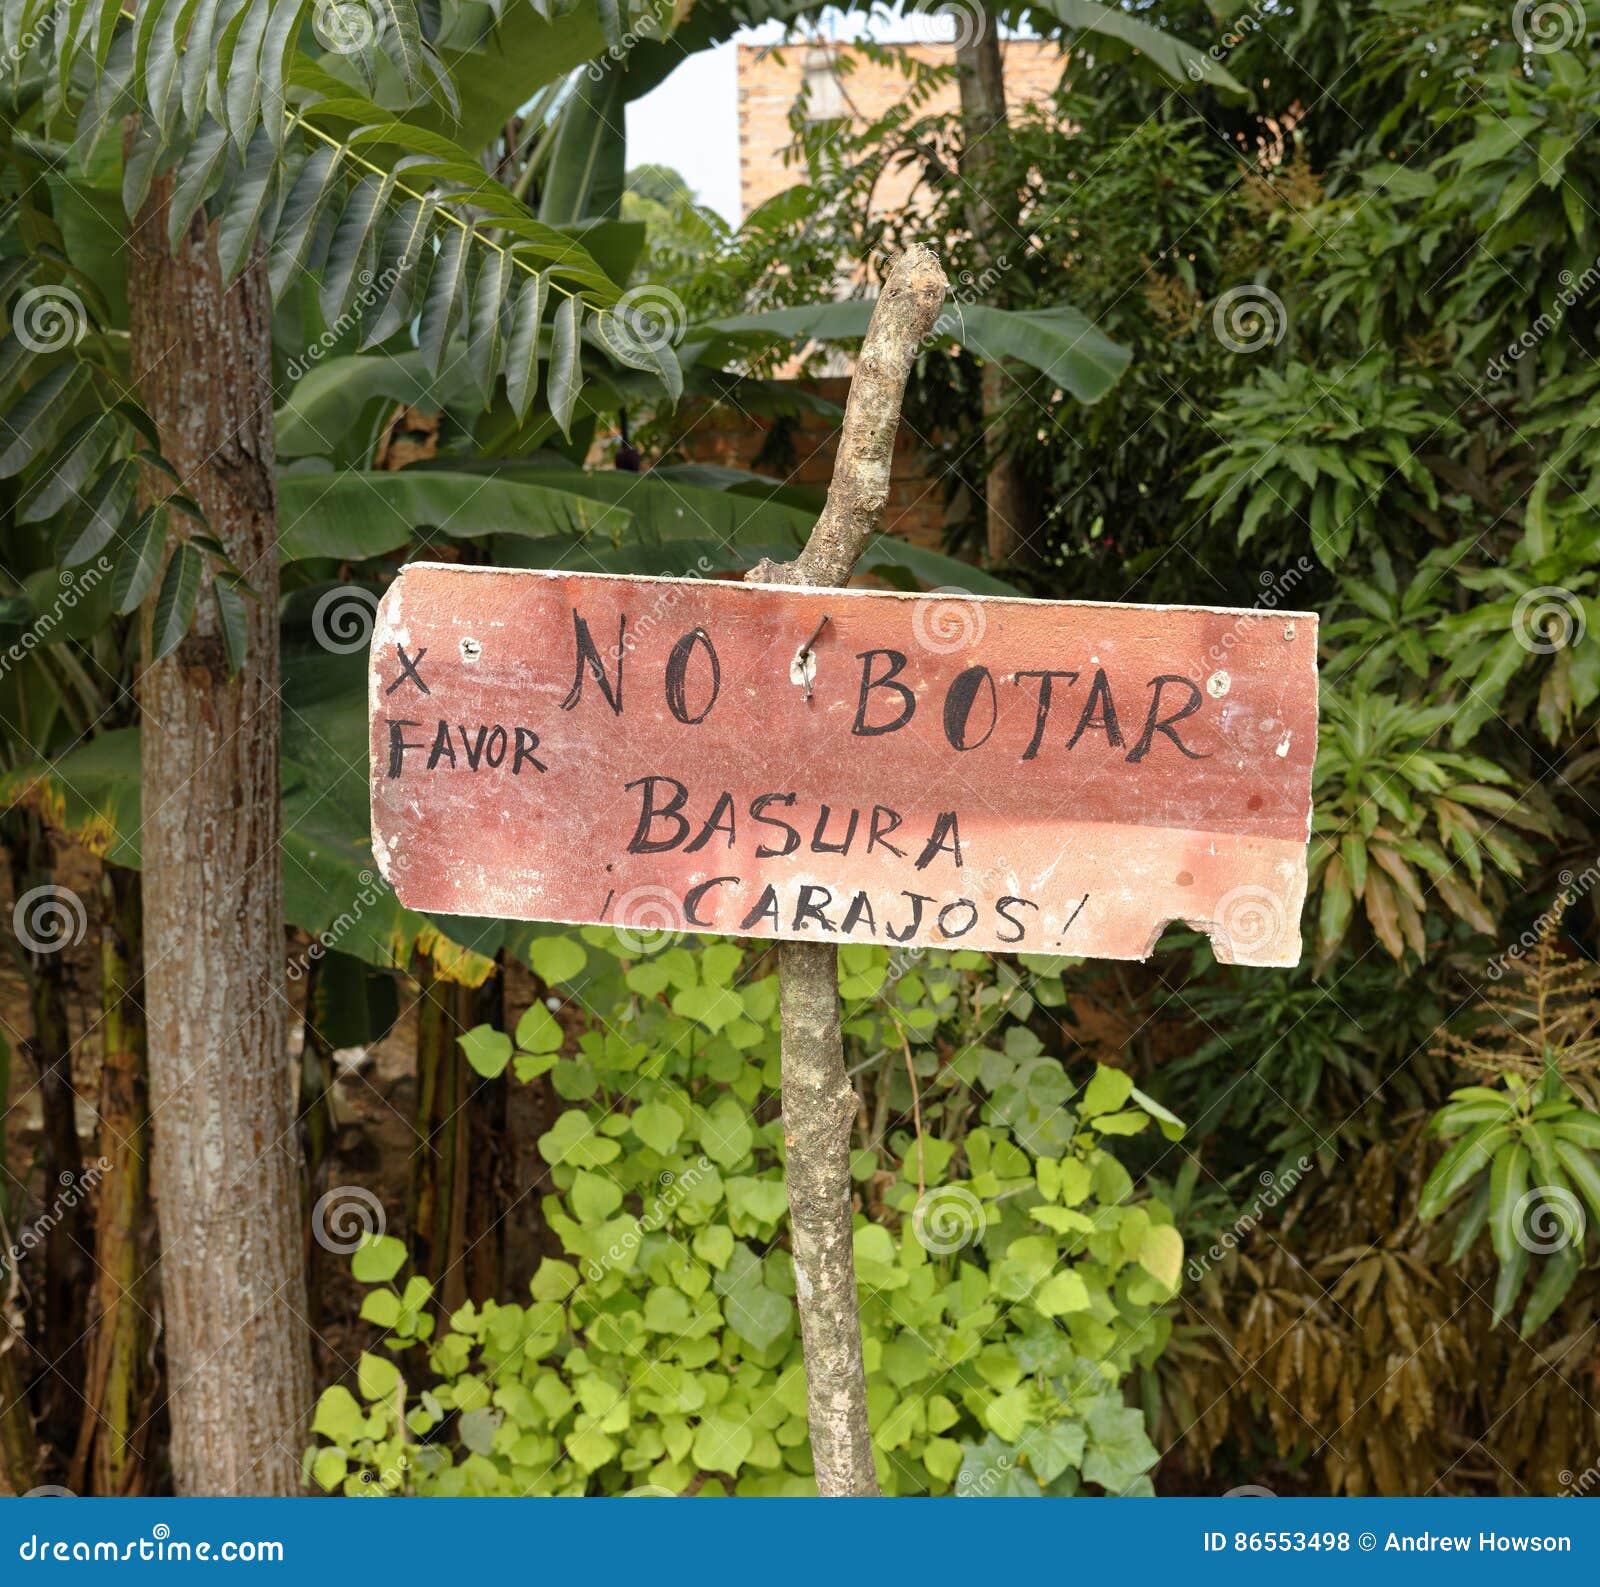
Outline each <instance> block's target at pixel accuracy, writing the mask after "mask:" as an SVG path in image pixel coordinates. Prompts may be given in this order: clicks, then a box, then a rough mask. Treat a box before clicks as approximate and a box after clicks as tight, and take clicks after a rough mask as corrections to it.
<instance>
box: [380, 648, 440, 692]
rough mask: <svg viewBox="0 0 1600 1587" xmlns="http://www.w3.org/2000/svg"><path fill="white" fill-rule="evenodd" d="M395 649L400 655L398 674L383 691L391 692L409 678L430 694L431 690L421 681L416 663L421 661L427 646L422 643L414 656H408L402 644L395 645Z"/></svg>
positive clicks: (425, 653)
mask: <svg viewBox="0 0 1600 1587" xmlns="http://www.w3.org/2000/svg"><path fill="white" fill-rule="evenodd" d="M395 650H396V651H397V652H398V654H399V657H400V676H399V677H398V678H396V679H395V680H394V682H393V683H391V684H390V685H389V687H388V688H387V689H385V690H384V691H383V692H384V693H385V694H386V695H388V694H393V693H394V691H395V690H396V689H398V688H399V687H400V685H401V684H402V683H404V682H405V681H406V679H407V678H409V679H410V680H411V681H412V682H413V683H414V684H416V686H417V687H418V688H419V689H421V690H422V692H423V693H424V694H431V693H432V692H433V691H432V690H431V689H430V688H429V687H428V686H427V684H425V683H424V682H423V681H422V674H421V673H420V672H418V671H417V665H418V663H419V662H421V660H422V658H423V657H424V656H425V655H427V653H428V647H427V646H426V645H424V646H423V647H422V649H421V650H419V651H418V652H417V653H416V655H414V656H408V655H407V654H406V647H405V646H404V645H396V646H395Z"/></svg>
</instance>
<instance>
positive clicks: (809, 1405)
mask: <svg viewBox="0 0 1600 1587" xmlns="http://www.w3.org/2000/svg"><path fill="white" fill-rule="evenodd" d="M944 293H945V278H944V272H943V271H942V270H941V269H940V268H939V262H938V260H937V259H935V258H934V256H933V254H932V253H931V252H930V251H929V250H928V249H926V248H911V249H909V250H908V251H907V252H906V253H905V254H904V255H903V256H902V257H901V258H900V259H899V260H898V261H897V262H896V263H895V266H894V268H893V269H892V270H891V271H890V272H889V278H888V280H887V281H886V282H885V283H884V287H883V292H882V293H881V294H880V296H879V298H878V305H877V307H876V308H875V309H874V310H873V314H872V323H871V324H870V325H869V326H868V327H867V334H866V337H865V339H864V340H863V341H862V343H861V355H860V357H859V358H858V359H857V360H856V372H855V378H854V379H853V380H852V381H851V382H850V397H849V400H848V402H847V403H846V406H845V415H844V425H843V427H842V428H841V430H840V432H839V449H838V454H837V457H836V460H835V462H834V467H833V480H832V482H831V483H830V484H829V486H828V500H827V504H826V505H825V506H824V507H823V509H822V515H821V517H819V518H818V519H817V522H816V525H815V526H814V527H813V529H812V531H811V534H810V537H809V538H808V539H807V541H806V544H805V548H804V550H802V551H801V553H800V555H799V556H798V557H797V558H796V559H795V560H794V561H793V562H785V563H781V564H778V563H773V562H769V561H762V562H761V563H760V564H759V565H758V566H756V567H755V568H753V569H752V570H751V572H750V574H749V577H750V578H751V579H753V580H755V581H756V582H758V583H766V584H804V585H809V586H818V585H830V584H842V583H844V582H845V581H846V580H847V579H848V578H849V577H850V572H851V569H853V568H854V567H855V564H856V559H857V558H858V557H859V556H860V555H861V552H862V550H863V549H864V548H865V546H866V544H867V542H868V541H869V540H870V539H871V538H872V536H873V535H874V534H876V533H877V530H878V527H879V525H880V524H881V523H882V522H883V509H884V505H885V503H886V502H887V501H888V499H889V472H890V465H891V463H892V462H893V458H894V441H895V432H896V431H897V429H898V428H899V424H900V406H901V403H902V402H903V401H904V399H905V390H906V377H907V376H908V375H909V374H910V373H911V365H912V363H913V362H914V361H915V359H916V356H917V350H918V348H919V346H920V345H921V342H922V339H923V338H924V337H925V336H926V335H927V334H928V332H929V331H930V330H931V329H932V328H933V322H934V320H935V319H937V318H938V314H939V308H940V305H941V304H942V303H943V302H944ZM778 983H779V986H780V987H781V989H782V1009H781V1022H782V1050H781V1075H782V1093H783V1134H784V1145H785V1148H786V1166H785V1170H784V1177H785V1181H786V1184H787V1187H788V1193H789V1231H790V1244H791V1247H792V1253H793V1257H794V1281H795V1305H796V1307H797V1309H798V1310H799V1313H800V1335H801V1343H802V1347H803V1349H804V1352H805V1362H806V1409H807V1418H808V1421H809V1423H810V1428H811V1454H812V1460H813V1463H814V1465H815V1467H816V1476H817V1491H818V1492H819V1493H821V1494H822V1495H823V1496H824V1497H825V1498H833V1497H846V1498H848V1497H858V1496H868V1495H875V1494H876V1493H877V1491H878V1479H877V1474H876V1472H875V1471H874V1469H873V1461H872V1434H871V1429H870V1427H869V1426H868V1422H867V1380H866V1373H865V1370H864V1368H863V1366H862V1359H861V1308H860V1301H859V1299H858V1297H857V1294H856V1271H855V1250H854V1245H853V1241H852V1229H851V1209H850V1126H851V1121H852V1120H853V1119H854V1118H855V1114H856V1107H857V1100H856V1095H855V1092H854V1091H853V1090H852V1089H851V1086H850V1079H849V1076H848V1075H847V1074H846V1073H845V1067H844V1037H843V1034H842V1032H841V1030H840V1026H839V963H838V951H837V949H835V948H833V947H832V946H829V945H824V944H813V943H800V942H785V943H782V944H781V945H780V946H779V949H778Z"/></svg>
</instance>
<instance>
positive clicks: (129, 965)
mask: <svg viewBox="0 0 1600 1587" xmlns="http://www.w3.org/2000/svg"><path fill="white" fill-rule="evenodd" d="M101 900H102V919H101V924H100V1038H101V1059H100V1106H99V1114H100V1139H99V1155H98V1157H97V1158H96V1160H95V1163H94V1164H93V1168H94V1172H95V1174H96V1175H97V1176H98V1184H97V1191H96V1197H95V1221H94V1261H95V1277H94V1287H93V1290H92V1292H91V1294H90V1298H89V1328H90V1334H89V1361H88V1374H87V1384H86V1387H85V1389H84V1414H83V1423H82V1427H81V1430H80V1432H79V1435H78V1447H77V1452H76V1454H75V1455H74V1457H73V1462H72V1469H71V1472H70V1474H69V1476H68V1478H67V1486H68V1487H69V1488H71V1489H73V1491H74V1492H78V1493H82V1492H92V1493H96V1494H100V1495H103V1496H107V1497H113V1498H120V1497H126V1496H128V1495H132V1494H137V1493H140V1492H148V1491H149V1483H148V1481H147V1480H146V1478H147V1474H146V1472H145V1470H144V1448H145V1443H146V1438H147V1428H148V1422H149V1412H150V1408H151V1405H152V1403H153V1400H154V1397H155V1385H154V1383H153V1382H152V1381H151V1380H152V1377H153V1374H152V1373H151V1371H150V1369H149V1366H148V1362H149V1359H150V1351H151V1348H152V1345H153V1340H152V1339H151V1337H150V1334H151V1328H150V1309H149V1306H148V1304H147V1298H146V1295H145V1288H146V1286H145V1274H146V1272H147V1271H149V1269H150V1267H151V1260H150V1259H151V1255H152V1252H151V1251H150V1249H149V1247H150V1244H151V1242H150V1241H149V1239H148V1238H147V1230H146V1224H147V1221H148V1213H149V1197H148V1190H149V1135H150V1114H149V1106H148V1100H147V1095H146V1092H147V1076H146V1053H145V1027H144V1006H143V996H144V990H143V987H142V986H141V985H140V978H141V973H142V972H141V960H140V921H139V914H140V888H139V875H138V872H136V871H128V870H120V869H113V868H108V869H107V871H106V873H105V877H104V880H103V882H102V885H101ZM86 1474H87V1476H88V1479H89V1480H88V1486H87V1488H86V1487H85V1482H84V1479H85V1475H86Z"/></svg>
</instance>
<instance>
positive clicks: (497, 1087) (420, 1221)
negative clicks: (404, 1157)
mask: <svg viewBox="0 0 1600 1587" xmlns="http://www.w3.org/2000/svg"><path fill="white" fill-rule="evenodd" d="M420 976H421V982H422V997H421V1000H420V1001H419V1002H418V1004H417V1108H416V1117H415V1127H416V1133H417V1135H418V1136H419V1137H420V1138H421V1139H422V1140H423V1142H424V1143H425V1144H424V1145H422V1146H419V1147H417V1148H416V1149H415V1151H414V1152H413V1155H412V1162H411V1190H410V1206H409V1215H408V1218H407V1222H408V1224H409V1227H410V1230H411V1242H412V1258H413V1262H414V1265H415V1267H416V1270H417V1271H418V1272H419V1273H423V1274H425V1275H426V1276H427V1277H428V1278H429V1279H430V1280H432V1282H433V1286H434V1299H435V1302H436V1304H437V1305H438V1307H439V1311H440V1313H441V1315H444V1316H448V1315H449V1314H450V1313H451V1312H453V1311H455V1310H456V1309H457V1308H458V1307H459V1306H460V1305H461V1304H462V1303H463V1302H464V1301H466V1300H469V1299H470V1300H475V1301H479V1302H482V1301H485V1300H492V1299H493V1298H494V1297H495V1295H496V1294H497V1293H498V1291H499V1286H500V1270H501V1229H500V1222H501V1218H500V1214H501V1212H502V1211H503V1201H504V1198H503V1196H502V1194H501V1185H500V1162H501V1137H502V1136H503V1135H504V1132H505V1091H506V1076H504V1075H501V1076H499V1077H498V1078H497V1079H495V1080H486V1079H484V1077H483V1076H482V1075H480V1074H478V1073H477V1071H476V1070H474V1069H473V1067H472V1065H471V1064H469V1063H468V1062H467V1060H466V1058H465V1057H464V1056H463V1054H462V1052H461V1048H460V1045H459V1043H458V1041H457V1038H458V1037H459V1036H461V1035H463V1034H464V1033H465V1032H466V1031H469V1030H471V1029H472V1028H473V1026H475V1025H480V1024H492V1025H494V1026H495V1028H496V1029H500V1028H501V1027H502V1026H503V1025H504V1023H505V1011H504V1005H503V1002H502V1000H501V996H500V991H501V978H500V976H499V975H498V974H495V975H493V976H491V977H490V979H489V980H488V981H486V982H485V983H484V985H483V986H481V987H477V988H473V987H468V986H462V985H460V984H459V983H457V982H454V981H445V980H441V979H439V978H438V977H437V976H435V975H434V973H433V970H432V968H431V966H429V965H426V964H425V965H424V966H423V968H422V970H421V972H420Z"/></svg>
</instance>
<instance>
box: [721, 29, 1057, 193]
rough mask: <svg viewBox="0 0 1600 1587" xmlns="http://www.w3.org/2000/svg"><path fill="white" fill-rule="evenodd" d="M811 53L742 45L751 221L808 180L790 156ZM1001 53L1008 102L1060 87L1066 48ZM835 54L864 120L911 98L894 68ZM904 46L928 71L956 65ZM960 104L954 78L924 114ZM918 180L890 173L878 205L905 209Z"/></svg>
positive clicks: (949, 58) (1039, 46)
mask: <svg viewBox="0 0 1600 1587" xmlns="http://www.w3.org/2000/svg"><path fill="white" fill-rule="evenodd" d="M810 47H811V46H809V45H806V44H803V43H801V44H786V45H784V46H783V47H782V48H781V49H778V50H776V51H774V50H773V49H772V48H770V47H769V46H766V45H753V44H741V45H740V46H739V193H740V199H741V202H742V206H743V210H742V212H743V214H745V215H748V214H749V213H750V212H751V210H753V209H755V208H757V207H758V206H760V205H761V204H764V203H766V201H767V200H768V199H769V198H772V197H773V196H774V195H776V194H778V193H781V192H783V190H784V189H785V188H789V187H793V186H794V185H795V183H796V182H798V181H801V180H803V179H804V175H805V171H804V167H803V166H801V165H798V164H793V163H791V164H785V163H784V159H783V151H784V150H785V149H788V148H789V147H790V146H791V144H792V142H793V138H792V135H791V133H790V130H789V113H790V111H791V110H792V109H793V108H794V103H795V100H796V99H798V98H799V97H800V93H801V89H802V86H803V82H804V78H803V75H802V67H803V63H804V61H805V57H806V52H807V50H808V48H810ZM1000 47H1001V50H1002V52H1003V54H1004V58H1005V76H1006V98H1007V101H1008V102H1009V103H1010V104H1012V105H1021V104H1027V103H1031V102H1034V101H1037V100H1042V99H1048V98H1049V96H1050V95H1051V93H1053V92H1054V90H1055V88H1056V85H1057V84H1058V83H1059V82H1060V81H1061V73H1062V70H1063V68H1064V66H1065V64H1066V57H1065V56H1064V55H1063V54H1062V51H1061V47H1060V45H1059V44H1057V43H1055V42H1054V41H1051V40H1047V39H1006V40H1002V42H1001V46H1000ZM828 48H829V50H830V51H831V53H833V54H834V55H835V56H843V57H849V66H848V69H846V70H842V71H840V73H839V78H840V81H841V83H842V84H843V86H844V91H845V93H846V94H847V95H848V97H849V101H850V103H851V104H852V105H854V106H855V107H856V109H857V110H858V111H859V112H860V115H861V118H862V119H863V120H866V121H872V120H875V119H876V118H877V117H879V116H881V115H883V114H884V113H885V112H887V111H888V110H890V109H891V108H892V107H893V106H895V105H897V104H898V103H899V102H900V101H901V100H902V99H903V98H904V97H905V93H906V87H907V83H906V78H905V77H904V75H903V74H902V73H901V72H900V71H898V70H896V69H895V68H894V67H893V66H886V65H882V64H879V63H877V62H873V61H869V60H866V59H865V58H863V57H862V56H861V55H860V54H859V53H858V52H857V51H855V50H853V49H852V48H851V47H850V46H849V45H830V46H828ZM899 48H901V49H902V50H903V51H904V52H905V54H907V55H909V56H911V57H912V58H913V59H915V60H918V61H921V62H923V63H924V64H927V65H950V64H952V63H953V62H954V59H955V46H954V45H953V44H907V45H902V46H899ZM959 98H960V93H959V90H958V88H957V86H956V83H955V80H954V78H953V77H952V79H951V80H950V81H949V82H948V83H946V84H943V85H942V86H941V87H940V88H939V90H938V91H937V92H936V93H934V94H932V95H930V96H929V98H928V100H927V102H926V106H925V108H924V110H923V114H927V115H941V114H945V113H947V112H950V111H953V110H955V109H956V107H957V103H958V101H959ZM916 179H917V178H916V172H915V171H914V170H903V171H898V172H894V173H888V174H886V176H885V178H884V180H883V182H881V183H880V184H879V187H878V191H877V194H876V195H875V203H874V207H875V208H879V209H888V208H895V207H898V206H900V205H902V204H904V202H905V201H906V199H907V197H908V196H909V195H910V193H911V190H912V186H913V184H914V183H915V181H916Z"/></svg>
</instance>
